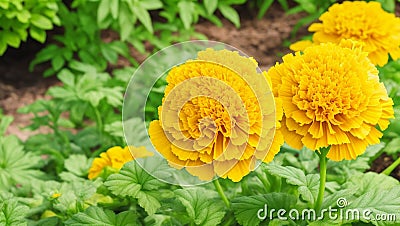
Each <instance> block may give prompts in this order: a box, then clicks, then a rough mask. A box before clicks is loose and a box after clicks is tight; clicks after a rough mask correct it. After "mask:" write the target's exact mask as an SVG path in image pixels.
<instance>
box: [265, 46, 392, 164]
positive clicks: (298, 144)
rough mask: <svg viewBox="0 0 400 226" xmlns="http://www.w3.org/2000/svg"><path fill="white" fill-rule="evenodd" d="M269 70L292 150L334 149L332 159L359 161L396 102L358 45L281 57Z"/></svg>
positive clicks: (310, 48)
mask: <svg viewBox="0 0 400 226" xmlns="http://www.w3.org/2000/svg"><path fill="white" fill-rule="evenodd" d="M283 61H284V62H283V63H282V64H276V65H275V66H274V67H272V68H271V69H270V70H269V71H268V75H269V76H271V78H272V83H273V84H274V86H275V87H276V89H275V90H274V95H276V96H278V97H280V98H281V100H282V106H283V110H284V117H283V120H282V128H281V130H282V133H283V136H284V138H285V141H286V142H287V143H288V144H289V145H290V146H292V147H294V148H298V149H300V148H302V147H303V145H305V146H306V147H308V148H309V149H311V150H317V149H319V148H322V147H328V146H331V149H330V151H329V153H328V155H327V157H328V158H330V159H332V160H336V161H339V160H342V159H355V158H356V157H357V156H358V155H360V154H362V153H363V152H364V151H365V149H366V147H367V145H369V144H376V143H379V138H380V137H381V136H382V133H381V132H380V131H378V130H377V129H376V128H375V126H376V125H379V127H380V128H381V129H382V130H384V129H386V128H387V126H388V124H389V120H388V119H389V118H393V107H392V105H393V101H392V99H390V98H389V97H388V95H387V92H386V89H385V87H384V85H383V83H380V82H379V77H378V71H377V69H376V68H375V67H374V65H373V64H372V63H371V62H370V61H369V59H368V58H367V53H365V52H363V51H362V50H361V47H360V46H359V45H357V44H356V43H354V42H352V41H349V40H343V41H342V42H341V43H340V45H337V44H333V43H323V44H321V45H318V46H312V47H309V48H307V49H305V50H304V54H300V53H299V52H297V53H296V54H295V55H292V54H288V55H286V56H284V57H283Z"/></svg>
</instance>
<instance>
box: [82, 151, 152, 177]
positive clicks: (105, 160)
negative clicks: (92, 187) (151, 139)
mask: <svg viewBox="0 0 400 226" xmlns="http://www.w3.org/2000/svg"><path fill="white" fill-rule="evenodd" d="M132 155H133V156H135V157H136V158H142V157H147V156H152V155H153V153H152V152H149V151H147V150H146V148H145V147H138V148H136V147H132V146H126V147H125V148H121V147H120V146H115V147H112V148H109V149H108V150H107V151H106V152H103V153H101V154H100V158H95V159H94V160H93V162H92V166H91V167H90V169H89V175H88V178H89V179H94V178H96V177H98V176H99V175H100V174H101V172H102V171H103V169H104V168H105V167H111V168H113V169H115V170H120V169H121V168H122V166H123V165H124V164H125V163H127V162H129V161H132V160H133V157H132Z"/></svg>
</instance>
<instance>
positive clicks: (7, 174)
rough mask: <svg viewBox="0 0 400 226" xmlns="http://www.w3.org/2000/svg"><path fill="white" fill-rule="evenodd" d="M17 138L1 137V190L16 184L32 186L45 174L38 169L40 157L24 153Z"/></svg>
mask: <svg viewBox="0 0 400 226" xmlns="http://www.w3.org/2000/svg"><path fill="white" fill-rule="evenodd" d="M23 149H24V146H22V145H21V144H20V142H19V140H18V138H17V137H16V136H8V137H0V190H8V189H10V188H11V187H12V186H15V185H16V184H20V185H22V186H25V185H31V184H32V183H34V181H35V180H37V179H38V178H39V177H41V176H43V173H42V172H40V171H39V170H35V168H38V167H39V166H38V162H40V157H39V156H35V155H34V154H32V153H31V152H24V151H23Z"/></svg>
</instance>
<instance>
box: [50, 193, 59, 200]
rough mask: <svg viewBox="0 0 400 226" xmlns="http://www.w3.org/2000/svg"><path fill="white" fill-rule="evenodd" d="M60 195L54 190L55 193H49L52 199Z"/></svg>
mask: <svg viewBox="0 0 400 226" xmlns="http://www.w3.org/2000/svg"><path fill="white" fill-rule="evenodd" d="M60 196H61V193H57V192H56V193H54V194H52V195H51V198H52V199H56V198H58V197H60Z"/></svg>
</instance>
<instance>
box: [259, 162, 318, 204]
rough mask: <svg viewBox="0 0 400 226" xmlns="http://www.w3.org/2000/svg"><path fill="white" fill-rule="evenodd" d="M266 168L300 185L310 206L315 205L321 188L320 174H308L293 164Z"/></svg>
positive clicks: (301, 192)
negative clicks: (292, 165)
mask: <svg viewBox="0 0 400 226" xmlns="http://www.w3.org/2000/svg"><path fill="white" fill-rule="evenodd" d="M266 169H267V170H268V172H269V173H271V174H272V175H275V176H279V177H283V178H285V179H286V181H287V183H289V184H292V185H297V186H299V188H298V190H299V193H300V195H301V197H302V198H303V199H304V200H306V201H307V202H308V203H309V204H310V205H309V206H310V207H311V206H314V202H315V200H316V198H317V195H318V189H319V175H318V174H308V175H307V176H306V175H305V174H304V172H303V171H301V170H299V169H297V168H294V167H291V166H286V167H284V166H279V165H267V166H266Z"/></svg>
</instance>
